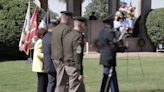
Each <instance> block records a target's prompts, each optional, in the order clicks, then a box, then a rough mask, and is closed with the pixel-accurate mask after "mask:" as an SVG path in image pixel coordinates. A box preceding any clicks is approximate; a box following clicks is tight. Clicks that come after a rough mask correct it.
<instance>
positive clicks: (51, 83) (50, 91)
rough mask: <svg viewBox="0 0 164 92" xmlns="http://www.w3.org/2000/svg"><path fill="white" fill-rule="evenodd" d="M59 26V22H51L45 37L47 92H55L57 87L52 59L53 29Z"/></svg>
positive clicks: (44, 61)
mask: <svg viewBox="0 0 164 92" xmlns="http://www.w3.org/2000/svg"><path fill="white" fill-rule="evenodd" d="M56 25H57V22H50V23H49V25H48V30H47V32H46V34H45V35H44V37H43V42H42V45H43V46H42V49H43V55H44V57H43V65H44V70H45V71H46V72H47V74H48V87H47V92H54V90H55V86H56V70H55V67H54V65H53V62H52V59H51V35H52V31H53V28H55V26H56Z"/></svg>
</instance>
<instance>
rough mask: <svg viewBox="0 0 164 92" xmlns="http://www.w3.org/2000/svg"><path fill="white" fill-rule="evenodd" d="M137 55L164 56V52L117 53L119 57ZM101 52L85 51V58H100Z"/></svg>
mask: <svg viewBox="0 0 164 92" xmlns="http://www.w3.org/2000/svg"><path fill="white" fill-rule="evenodd" d="M127 55H128V56H129V57H135V56H137V57H138V55H139V56H141V57H158V56H159V57H160V56H163V57H164V53H160V52H158V53H157V52H128V53H127V52H125V53H117V57H126V56H127ZM99 57H100V54H99V53H97V52H89V53H85V54H84V58H99Z"/></svg>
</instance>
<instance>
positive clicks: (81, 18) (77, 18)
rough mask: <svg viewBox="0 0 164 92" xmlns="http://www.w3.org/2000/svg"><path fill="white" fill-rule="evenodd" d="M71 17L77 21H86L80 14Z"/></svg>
mask: <svg viewBox="0 0 164 92" xmlns="http://www.w3.org/2000/svg"><path fill="white" fill-rule="evenodd" d="M73 19H74V20H78V21H80V22H86V21H87V19H86V18H84V17H80V16H76V17H74V18H73Z"/></svg>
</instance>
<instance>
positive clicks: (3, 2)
mask: <svg viewBox="0 0 164 92" xmlns="http://www.w3.org/2000/svg"><path fill="white" fill-rule="evenodd" d="M28 1H29V0H0V52H1V53H0V58H1V56H2V55H1V54H2V53H5V54H4V55H5V56H6V55H7V54H11V55H18V52H19V50H18V43H19V39H20V36H21V32H22V28H23V23H24V20H25V15H26V11H27V7H28ZM34 8H35V5H34V4H33V2H31V13H33V9H34ZM44 14H45V13H43V10H42V9H39V20H41V19H42V18H43V16H44ZM56 16H57V15H51V17H53V18H55V17H56ZM7 52H10V53H7Z"/></svg>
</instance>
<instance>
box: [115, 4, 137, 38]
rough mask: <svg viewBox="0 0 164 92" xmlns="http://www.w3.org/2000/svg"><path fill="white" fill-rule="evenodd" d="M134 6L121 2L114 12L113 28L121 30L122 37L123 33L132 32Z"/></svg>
mask: <svg viewBox="0 0 164 92" xmlns="http://www.w3.org/2000/svg"><path fill="white" fill-rule="evenodd" d="M134 15H135V8H134V7H133V6H132V4H131V3H130V5H129V6H128V5H127V3H125V2H123V3H122V5H121V7H120V8H119V10H118V11H117V12H116V13H115V18H114V28H115V29H117V30H118V31H120V32H121V34H122V37H121V38H120V39H122V38H123V36H125V34H128V35H130V34H132V33H133V28H134V19H135V16H134Z"/></svg>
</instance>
